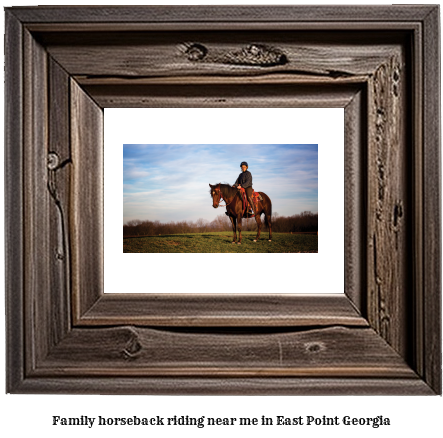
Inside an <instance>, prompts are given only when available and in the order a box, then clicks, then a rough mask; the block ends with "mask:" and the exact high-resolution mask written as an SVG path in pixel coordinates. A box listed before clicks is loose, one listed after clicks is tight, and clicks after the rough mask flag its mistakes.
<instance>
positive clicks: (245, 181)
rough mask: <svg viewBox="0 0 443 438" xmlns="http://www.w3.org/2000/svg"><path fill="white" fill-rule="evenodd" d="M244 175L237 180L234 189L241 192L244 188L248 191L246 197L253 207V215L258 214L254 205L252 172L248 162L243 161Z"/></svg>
mask: <svg viewBox="0 0 443 438" xmlns="http://www.w3.org/2000/svg"><path fill="white" fill-rule="evenodd" d="M240 167H241V170H242V173H241V174H240V175H239V176H238V178H237V179H236V180H235V183H234V185H233V186H232V187H237V189H239V190H240V188H242V187H243V188H244V189H245V191H246V196H247V198H248V201H249V204H250V205H251V210H252V214H254V215H255V214H256V211H255V206H254V203H253V202H252V175H251V172H249V170H248V167H249V166H248V163H247V162H246V161H243V162H242V163H241V164H240Z"/></svg>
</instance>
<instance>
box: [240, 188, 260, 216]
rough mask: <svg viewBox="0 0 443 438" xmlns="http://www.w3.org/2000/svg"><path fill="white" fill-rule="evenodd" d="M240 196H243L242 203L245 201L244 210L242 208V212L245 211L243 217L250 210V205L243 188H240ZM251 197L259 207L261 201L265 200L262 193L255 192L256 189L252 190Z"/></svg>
mask: <svg viewBox="0 0 443 438" xmlns="http://www.w3.org/2000/svg"><path fill="white" fill-rule="evenodd" d="M240 196H241V198H242V201H243V208H242V210H243V215H244V214H245V213H247V208H248V205H249V201H248V197H247V196H246V190H245V189H244V188H243V187H241V188H240ZM251 197H252V202H253V203H254V204H255V205H257V204H258V202H259V201H263V198H262V197H261V195H260V193H258V192H256V191H254V189H252V196H251ZM247 214H248V213H247Z"/></svg>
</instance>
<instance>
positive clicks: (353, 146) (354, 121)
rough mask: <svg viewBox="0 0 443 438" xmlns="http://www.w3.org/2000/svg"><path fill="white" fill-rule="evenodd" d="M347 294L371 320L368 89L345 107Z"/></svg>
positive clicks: (359, 93)
mask: <svg viewBox="0 0 443 438" xmlns="http://www.w3.org/2000/svg"><path fill="white" fill-rule="evenodd" d="M344 115H345V144H344V147H345V163H344V164H345V174H344V178H345V184H344V188H345V199H346V203H345V215H344V216H345V230H346V231H345V233H344V239H345V242H344V245H345V254H346V257H345V263H346V266H345V293H346V295H347V296H348V297H349V299H350V300H351V301H352V302H353V303H354V305H355V306H356V308H357V309H358V311H359V312H360V314H361V315H362V316H363V317H365V318H366V317H367V297H366V295H365V294H363V293H361V291H362V290H363V289H366V282H367V279H366V267H367V262H366V250H367V249H366V244H365V242H366V238H365V237H366V230H367V225H366V221H367V218H366V216H365V214H364V211H365V204H366V191H367V173H366V157H367V141H366V138H367V137H366V135H367V134H366V125H365V120H366V119H367V98H366V93H365V91H364V89H363V88H362V90H361V91H359V92H358V93H355V95H354V96H353V98H352V100H351V101H350V102H349V103H348V104H347V105H346V107H345V114H344Z"/></svg>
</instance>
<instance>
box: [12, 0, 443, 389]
mask: <svg viewBox="0 0 443 438" xmlns="http://www.w3.org/2000/svg"><path fill="white" fill-rule="evenodd" d="M439 38H440V37H439V8H438V6H415V7H414V6H373V7H372V6H371V7H365V6H352V7H338V6H334V7H328V6H325V7H323V6H321V7H306V6H291V7H264V6H263V7H242V6H238V7H206V6H201V7H184V8H182V7H109V8H104V7H64V8H60V7H54V8H53V7H35V8H28V7H26V8H15V7H13V8H7V9H6V88H5V90H6V96H5V97H6V98H5V103H6V111H5V112H6V136H5V149H6V154H5V165H6V177H5V180H6V187H5V192H6V200H5V201H6V202H5V205H6V300H7V392H12V393H146V394H158V393H163V394H175V393H188V394H189V393H193V394H237V393H240V394H441V326H440V321H441V310H440V309H441V302H440V290H441V286H440V259H441V255H440V244H441V239H440V225H441V222H440V106H439V104H440V100H439V99H440V70H439V59H440V52H439ZM192 43H198V44H200V46H194V49H195V50H190V49H189V48H190V47H191V46H190V44H192ZM251 44H255V47H254V48H253V49H252V50H251V49H250V45H251ZM205 50H207V53H206V52H205ZM282 55H283V57H282ZM263 59H267V61H266V60H265V61H263ZM269 59H271V61H269ZM272 59H274V61H272ZM110 106H113V107H119V106H120V107H123V106H131V107H137V106H140V107H164V106H182V107H192V106H204V107H205V106H207V107H215V106H223V107H236V106H237V107H241V106H251V107H252V106H264V107H268V106H269V107H272V106H280V107H281V106H287V107H291V106H292V107H310V106H323V107H332V106H340V107H343V108H345V130H346V132H345V153H346V159H345V183H346V184H345V186H346V189H345V200H346V207H345V226H346V233H345V234H346V238H345V253H346V260H345V292H346V295H340V294H337V295H325V296H309V295H308V296H300V295H279V294H274V295H260V296H254V295H226V296H211V295H203V296H202V295H200V296H195V295H173V294H171V295H155V293H153V294H147V295H119V294H115V295H113V294H111V295H109V294H107V295H104V294H103V268H102V265H103V263H102V260H103V249H102V248H103V232H102V224H103V214H102V207H101V206H102V189H103V183H102V159H103V135H102V127H103V111H102V109H103V108H104V107H110ZM332 287H333V285H332Z"/></svg>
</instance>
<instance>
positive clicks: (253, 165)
mask: <svg viewBox="0 0 443 438" xmlns="http://www.w3.org/2000/svg"><path fill="white" fill-rule="evenodd" d="M242 161H247V162H248V164H249V168H248V170H249V171H250V172H251V174H252V179H253V181H252V183H253V185H252V187H253V189H254V190H256V191H260V192H264V193H266V194H267V195H268V196H269V197H270V198H271V201H272V212H273V214H274V213H276V212H277V213H278V214H279V215H280V216H292V215H294V214H299V213H301V212H303V211H311V212H312V213H317V212H318V146H317V145H316V144H125V145H123V223H127V222H129V221H131V220H134V219H140V220H152V221H155V220H159V221H160V222H171V221H174V222H177V221H182V220H186V221H196V220H197V219H200V218H202V219H205V220H208V221H212V220H213V219H214V218H215V217H217V216H218V215H220V214H223V213H224V212H225V211H226V209H225V208H223V209H221V208H217V209H214V208H213V207H212V199H211V196H210V194H209V184H213V185H214V184H217V183H219V182H222V183H228V184H230V185H233V184H234V182H235V180H236V179H237V177H238V175H239V174H240V173H241V169H240V163H241V162H242Z"/></svg>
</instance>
